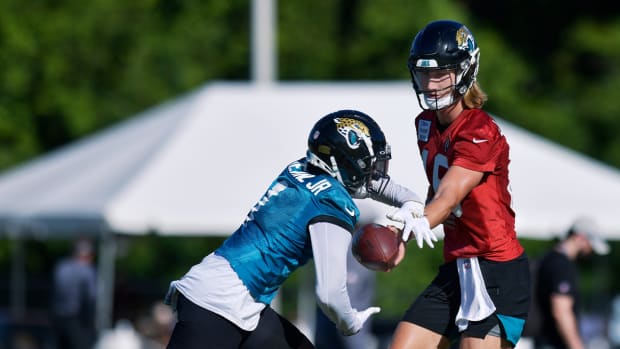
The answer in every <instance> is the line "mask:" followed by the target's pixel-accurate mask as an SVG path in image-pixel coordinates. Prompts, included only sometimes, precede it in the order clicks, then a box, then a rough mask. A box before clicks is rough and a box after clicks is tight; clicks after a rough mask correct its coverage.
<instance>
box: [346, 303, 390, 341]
mask: <svg viewBox="0 0 620 349" xmlns="http://www.w3.org/2000/svg"><path fill="white" fill-rule="evenodd" d="M380 311H381V308H379V307H369V308H367V309H366V310H362V311H358V312H356V313H355V324H354V325H353V327H352V328H340V329H339V330H340V332H341V333H342V334H343V335H345V336H352V335H354V334H356V333H358V332H359V331H360V330H361V329H362V327H363V326H364V323H365V322H366V320H368V318H369V317H370V316H371V315H373V314H376V313H378V312H380Z"/></svg>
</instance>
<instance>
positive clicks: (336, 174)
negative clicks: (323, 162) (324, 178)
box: [329, 155, 346, 187]
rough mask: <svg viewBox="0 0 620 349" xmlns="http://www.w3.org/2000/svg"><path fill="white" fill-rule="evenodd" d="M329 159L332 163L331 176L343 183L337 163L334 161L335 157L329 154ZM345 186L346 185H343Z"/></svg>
mask: <svg viewBox="0 0 620 349" xmlns="http://www.w3.org/2000/svg"><path fill="white" fill-rule="evenodd" d="M329 161H330V162H331V163H332V167H331V169H332V171H331V173H330V174H331V175H332V176H333V177H336V179H337V180H338V182H340V183H342V185H344V182H343V181H342V175H341V174H340V169H339V168H338V164H337V163H336V158H334V156H333V155H332V156H330V157H329ZM345 187H346V185H345Z"/></svg>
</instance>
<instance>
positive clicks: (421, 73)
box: [409, 48, 480, 110]
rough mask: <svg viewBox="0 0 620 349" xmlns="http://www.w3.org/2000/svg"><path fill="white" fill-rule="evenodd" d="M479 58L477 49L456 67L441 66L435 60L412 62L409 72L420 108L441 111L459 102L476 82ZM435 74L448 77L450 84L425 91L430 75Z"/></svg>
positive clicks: (410, 62)
mask: <svg viewBox="0 0 620 349" xmlns="http://www.w3.org/2000/svg"><path fill="white" fill-rule="evenodd" d="M479 56H480V50H479V49H478V48H476V49H475V51H474V52H473V53H472V54H471V55H470V56H469V58H468V59H464V60H462V61H461V62H460V63H459V64H454V65H447V66H439V65H438V64H437V61H436V60H434V59H422V58H420V59H417V60H413V59H412V60H410V61H409V72H410V74H411V80H412V82H413V89H414V90H415V91H416V96H417V97H418V102H419V104H420V107H421V108H422V109H424V110H441V109H444V108H447V107H449V106H451V105H453V104H454V103H456V102H457V101H459V100H460V98H462V97H463V96H464V95H465V93H467V91H468V90H469V88H470V87H471V86H472V85H473V84H474V81H475V80H476V75H477V73H478V59H479ZM433 74H435V75H437V74H442V75H445V76H448V78H450V79H451V82H450V84H449V85H447V86H446V87H443V88H440V89H425V86H428V80H429V79H430V78H429V75H433Z"/></svg>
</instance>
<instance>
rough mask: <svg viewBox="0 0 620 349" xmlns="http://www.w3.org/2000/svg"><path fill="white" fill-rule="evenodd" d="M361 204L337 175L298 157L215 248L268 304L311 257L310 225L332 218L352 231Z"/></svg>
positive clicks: (247, 285)
mask: <svg viewBox="0 0 620 349" xmlns="http://www.w3.org/2000/svg"><path fill="white" fill-rule="evenodd" d="M358 218H359V210H358V208H357V206H356V205H355V203H354V202H353V200H352V199H351V196H350V195H349V194H348V193H347V191H346V189H345V188H344V186H342V184H340V183H339V182H338V181H337V180H336V179H335V178H333V177H331V176H328V175H326V174H325V175H323V174H320V175H315V174H310V173H308V172H306V171H305V162H304V160H300V161H296V162H293V163H291V164H289V165H288V166H287V168H286V169H285V170H284V171H283V172H282V173H281V174H280V175H279V176H278V177H277V178H276V179H275V180H274V181H273V182H272V183H271V185H270V186H269V188H268V189H267V191H266V192H265V194H264V195H263V196H262V197H261V198H260V200H259V201H258V203H257V204H256V205H255V206H254V207H253V208H252V209H251V210H250V212H249V213H248V215H247V217H246V219H245V222H244V223H243V224H242V225H241V226H240V227H239V228H238V229H237V230H236V231H235V232H234V233H233V234H232V235H231V236H230V237H229V238H228V239H226V241H224V243H223V244H222V246H220V247H219V248H218V249H217V250H216V251H215V253H216V254H218V255H221V256H223V257H224V258H226V259H227V260H228V261H229V263H230V264H231V266H232V268H233V269H234V270H235V272H236V273H237V275H238V276H239V278H240V279H241V280H242V281H243V283H244V284H245V286H246V287H247V288H248V290H249V291H250V293H251V294H252V296H253V297H254V298H255V299H256V300H257V301H259V302H262V303H265V304H269V303H271V301H272V299H273V297H274V296H275V294H276V292H277V290H278V289H279V287H280V285H282V283H283V282H284V281H285V280H286V279H287V278H288V277H289V276H290V274H291V273H292V272H293V271H295V270H296V269H297V268H298V267H300V266H302V265H304V264H306V263H307V262H308V260H309V259H310V258H312V246H311V243H310V237H309V235H308V226H309V225H310V224H312V223H315V222H319V221H327V222H330V223H334V224H337V225H340V226H342V227H344V228H345V229H347V230H349V231H352V230H353V227H354V226H355V224H356V222H357V219H358Z"/></svg>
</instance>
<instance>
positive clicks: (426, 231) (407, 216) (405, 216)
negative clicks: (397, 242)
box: [386, 201, 437, 248]
mask: <svg viewBox="0 0 620 349" xmlns="http://www.w3.org/2000/svg"><path fill="white" fill-rule="evenodd" d="M386 217H387V218H389V219H391V220H393V221H395V222H399V223H403V224H404V226H403V234H402V239H403V241H404V242H408V241H409V237H410V236H411V232H413V234H414V235H415V239H416V241H417V243H418V247H419V248H422V246H423V245H424V241H426V244H427V245H429V246H430V247H431V248H434V247H435V245H434V244H433V241H435V242H436V241H437V237H436V236H435V233H433V231H432V230H431V227H430V224H429V223H428V219H426V217H424V205H423V204H422V203H420V202H416V201H407V202H405V203H404V204H403V205H402V206H401V207H400V208H399V209H398V210H396V211H394V212H391V213H388V214H387V215H386Z"/></svg>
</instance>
